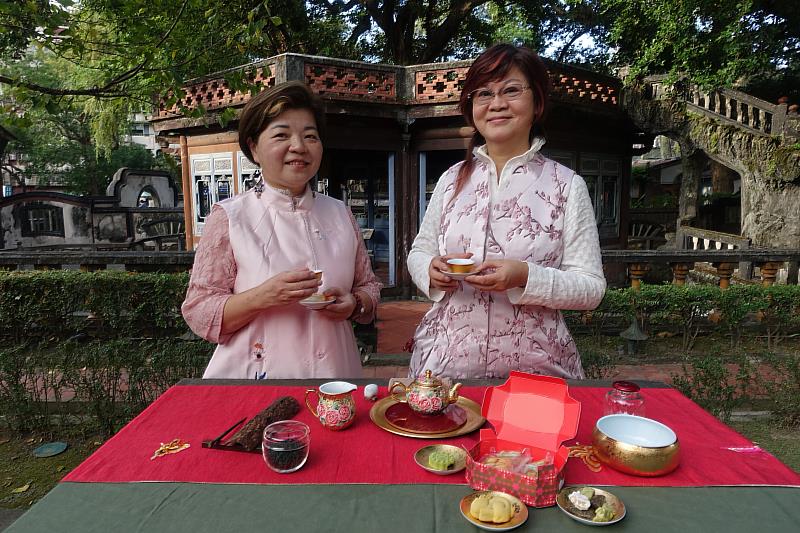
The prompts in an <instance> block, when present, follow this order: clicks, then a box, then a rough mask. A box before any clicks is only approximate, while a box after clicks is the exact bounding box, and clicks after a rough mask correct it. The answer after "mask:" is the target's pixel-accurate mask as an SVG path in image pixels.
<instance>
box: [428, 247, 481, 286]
mask: <svg viewBox="0 0 800 533" xmlns="http://www.w3.org/2000/svg"><path fill="white" fill-rule="evenodd" d="M470 257H472V253H471V252H467V253H463V254H447V255H437V256H436V257H434V258H433V259H431V264H430V266H428V277H430V280H431V288H433V289H439V290H440V291H444V292H452V291H454V290H456V289H457V288H458V281H457V280H454V279H453V278H451V277H450V276H448V275H447V273H448V272H450V268H449V267H448V266H447V260H448V259H469V258H470Z"/></svg>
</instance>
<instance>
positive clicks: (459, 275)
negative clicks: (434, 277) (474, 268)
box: [443, 272, 477, 279]
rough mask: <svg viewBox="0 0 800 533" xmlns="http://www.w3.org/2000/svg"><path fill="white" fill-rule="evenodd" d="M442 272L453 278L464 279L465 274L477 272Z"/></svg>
mask: <svg viewBox="0 0 800 533" xmlns="http://www.w3.org/2000/svg"><path fill="white" fill-rule="evenodd" d="M443 274H444V275H445V276H447V277H449V278H453V279H464V278H466V277H467V276H472V275H474V274H477V272H444V273H443Z"/></svg>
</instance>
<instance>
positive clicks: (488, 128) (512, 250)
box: [408, 44, 606, 379]
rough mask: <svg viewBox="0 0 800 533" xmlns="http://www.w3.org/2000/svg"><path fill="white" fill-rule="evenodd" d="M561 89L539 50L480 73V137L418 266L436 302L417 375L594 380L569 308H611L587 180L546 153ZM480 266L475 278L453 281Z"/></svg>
mask: <svg viewBox="0 0 800 533" xmlns="http://www.w3.org/2000/svg"><path fill="white" fill-rule="evenodd" d="M548 85H549V78H548V74H547V69H546V68H545V66H544V63H543V62H542V61H541V59H539V57H538V56H537V55H536V54H535V53H533V52H532V51H530V50H529V49H527V48H523V47H515V46H512V45H509V44H500V45H496V46H493V47H491V48H489V49H488V50H486V51H485V52H484V53H483V54H482V55H481V56H480V57H478V58H477V59H476V60H475V62H474V63H473V64H472V67H470V69H469V72H468V73H467V77H466V79H465V81H464V89H463V92H462V93H461V101H460V108H461V111H462V113H463V114H464V118H465V119H466V121H467V122H468V123H469V125H470V126H472V127H473V128H474V129H475V133H474V135H473V138H472V141H471V143H470V147H469V149H468V150H467V154H466V158H465V160H464V161H463V162H461V163H458V164H457V165H455V166H453V167H452V168H450V169H449V170H448V171H447V172H445V173H444V175H443V176H442V177H441V178H440V179H439V182H438V183H437V185H436V189H435V190H434V192H433V197H432V198H431V201H430V203H429V206H428V209H427V211H426V213H425V218H424V220H423V222H422V226H421V228H420V232H419V235H417V238H416V239H415V240H414V245H413V247H412V250H411V252H410V253H409V256H408V267H409V270H410V272H411V276H412V278H413V279H414V283H415V284H416V285H417V287H419V289H420V290H421V291H422V292H424V293H425V294H426V295H427V296H428V297H429V298H430V299H431V300H433V301H434V305H433V307H432V309H431V310H430V311H429V312H428V313H427V314H426V315H425V317H424V318H423V320H422V322H421V324H420V325H419V327H418V328H417V331H416V333H415V336H414V341H415V342H414V350H413V355H412V357H411V367H410V374H411V376H414V377H416V376H419V375H421V374H423V373H424V372H425V370H431V371H432V372H433V374H435V375H437V376H445V377H450V378H458V379H461V378H495V377H499V378H502V377H506V376H508V373H509V372H510V371H511V370H521V371H524V372H532V373H537V374H546V375H552V376H561V377H565V378H582V377H584V373H583V367H582V366H581V359H580V356H579V355H578V352H577V350H576V347H575V341H574V340H573V339H572V336H571V335H570V333H569V331H568V330H567V326H566V324H565V322H564V318H563V317H562V316H561V312H560V310H561V309H593V308H595V307H596V306H597V305H598V304H599V303H600V300H601V299H602V298H603V293H604V291H605V287H606V282H605V278H604V277H603V268H602V261H601V256H600V244H599V239H598V236H597V226H596V225H595V217H594V211H593V209H592V204H591V200H590V198H589V193H588V190H587V188H586V184H585V182H584V181H583V179H582V178H581V177H580V176H578V175H577V174H575V173H574V172H573V171H572V170H570V169H569V168H567V167H565V166H562V165H560V164H558V163H556V162H555V161H552V160H550V159H547V158H546V157H544V156H543V155H542V154H541V153H540V152H539V150H540V149H541V147H542V145H543V144H544V142H545V141H544V138H542V137H541V136H540V132H541V123H542V119H543V115H544V111H545V107H546V102H547V93H548ZM452 258H472V259H473V260H474V261H475V263H476V267H475V271H474V274H473V275H469V276H466V277H465V278H463V280H460V279H454V278H453V277H450V276H449V275H448V273H449V271H450V270H449V268H448V265H447V263H446V261H447V260H448V259H452Z"/></svg>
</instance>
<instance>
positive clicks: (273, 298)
mask: <svg viewBox="0 0 800 533" xmlns="http://www.w3.org/2000/svg"><path fill="white" fill-rule="evenodd" d="M321 284H322V280H319V279H317V277H316V276H315V275H314V273H313V272H312V271H311V270H309V269H307V268H304V269H302V270H292V271H288V272H281V273H280V274H278V275H276V276H273V277H271V278H269V279H268V280H267V281H265V282H264V283H262V284H261V285H260V286H259V292H260V299H261V301H262V302H264V304H265V305H264V307H269V306H273V305H286V304H291V303H294V302H299V301H300V300H302V299H304V298H308V297H309V296H311V295H312V294H314V293H315V292H317V290H319V286H320V285H321Z"/></svg>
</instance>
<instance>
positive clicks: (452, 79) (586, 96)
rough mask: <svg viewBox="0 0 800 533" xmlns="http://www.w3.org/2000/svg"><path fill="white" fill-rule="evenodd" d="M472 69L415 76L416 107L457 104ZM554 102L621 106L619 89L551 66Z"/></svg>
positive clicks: (458, 69) (421, 73) (429, 71)
mask: <svg viewBox="0 0 800 533" xmlns="http://www.w3.org/2000/svg"><path fill="white" fill-rule="evenodd" d="M467 70H469V67H467V66H465V67H455V68H444V69H429V70H420V71H418V72H416V73H415V74H414V79H415V89H416V94H415V97H414V101H415V102H416V103H420V104H423V103H439V102H442V103H450V102H453V103H454V102H457V101H458V99H459V97H460V95H461V88H462V87H463V84H464V78H465V76H466V75H467ZM550 81H551V83H552V89H551V94H550V96H551V98H555V99H557V100H561V101H564V100H569V101H574V102H579V103H587V104H595V103H599V104H608V105H609V106H616V105H617V95H618V92H619V87H618V85H619V84H617V86H612V85H611V84H609V83H602V82H599V81H596V80H592V79H588V77H587V78H584V77H579V76H577V75H574V74H570V73H562V72H559V71H557V70H556V69H555V68H553V66H550Z"/></svg>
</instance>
